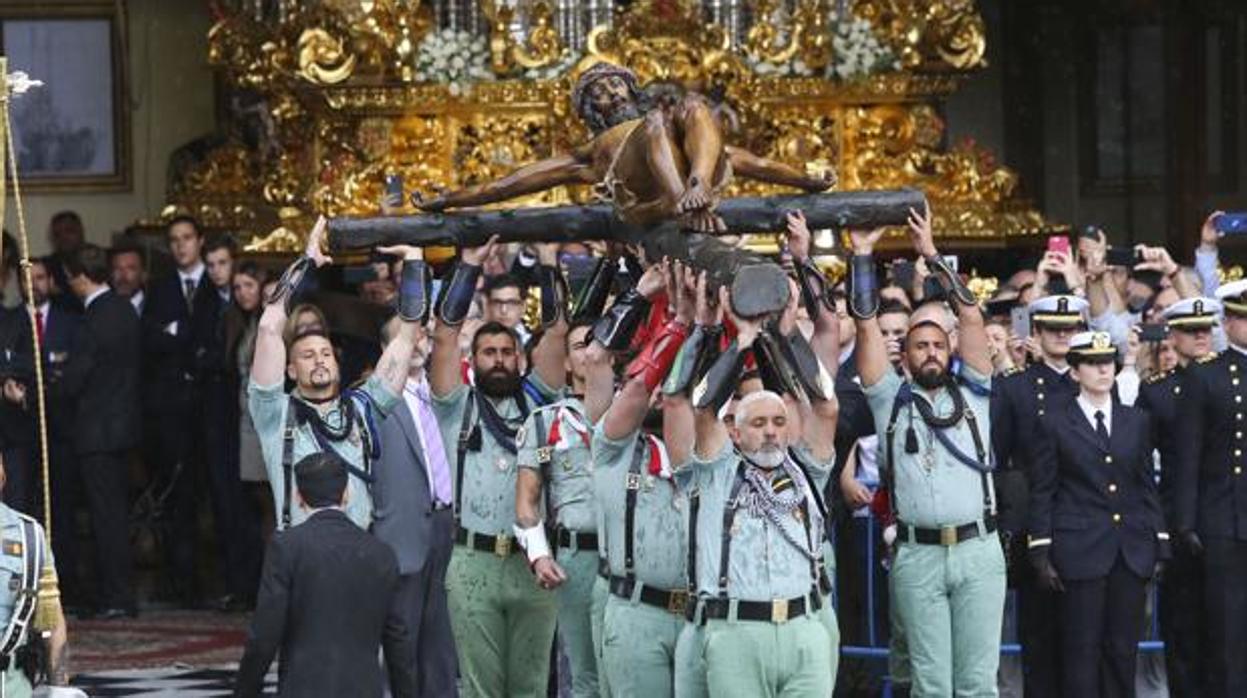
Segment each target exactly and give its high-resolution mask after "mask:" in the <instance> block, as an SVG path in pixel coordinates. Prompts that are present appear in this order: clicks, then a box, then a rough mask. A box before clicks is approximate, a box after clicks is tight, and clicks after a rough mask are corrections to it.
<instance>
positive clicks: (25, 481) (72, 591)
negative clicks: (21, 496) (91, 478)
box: [9, 257, 87, 606]
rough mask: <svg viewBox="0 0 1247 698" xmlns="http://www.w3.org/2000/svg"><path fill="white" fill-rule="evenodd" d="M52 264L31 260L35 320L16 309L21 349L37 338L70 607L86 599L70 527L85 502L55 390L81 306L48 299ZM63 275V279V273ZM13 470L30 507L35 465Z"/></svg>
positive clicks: (55, 542)
mask: <svg viewBox="0 0 1247 698" xmlns="http://www.w3.org/2000/svg"><path fill="white" fill-rule="evenodd" d="M56 259H57V258H56V257H45V258H40V259H34V260H31V264H30V286H31V298H30V300H31V306H33V311H31V312H32V313H33V315H34V317H33V318H32V317H30V316H29V315H28V311H27V310H26V309H25V307H24V306H23V307H22V308H20V309H17V312H18V313H20V314H21V320H22V322H19V327H18V330H19V331H20V332H21V333H22V339H21V342H22V344H23V345H25V346H30V342H31V325H32V324H33V325H34V327H35V328H36V331H37V333H38V335H39V345H40V356H41V360H42V362H43V380H44V384H45V385H46V386H47V395H46V399H47V406H46V410H45V414H46V416H47V423H48V455H49V458H50V460H51V479H52V507H53V508H52V521H53V526H52V527H53V528H55V529H58V530H60V531H62V532H63V533H62V535H58V536H55V537H54V538H53V539H52V552H53V554H54V555H55V556H56V562H57V567H58V569H59V570H60V575H61V591H62V593H63V594H64V596H65V599H66V603H67V605H70V606H79V605H81V604H82V602H85V601H86V600H87V599H86V598H84V597H85V596H86V594H83V593H80V592H83V591H85V589H84V588H80V586H81V585H80V584H79V579H78V576H79V575H78V568H79V565H78V552H77V548H78V545H77V536H76V535H75V532H76V530H77V529H76V527H75V526H74V521H75V518H74V512H76V511H77V510H78V507H79V506H80V505H81V503H82V501H83V500H82V478H81V473H80V472H79V469H78V461H77V458H76V457H75V455H74V449H73V445H72V444H73V405H72V403H70V402H68V401H67V399H66V398H65V397H64V395H63V393H62V391H60V390H59V385H60V380H61V376H62V374H63V373H64V370H65V366H66V364H67V362H68V361H69V358H70V357H71V356H72V355H73V348H74V345H75V344H76V343H77V339H78V332H79V331H80V330H81V327H82V315H81V314H79V312H78V311H77V310H75V308H81V307H82V303H81V301H79V300H78V299H77V298H76V297H74V296H73V294H72V292H71V291H70V290H69V288H68V286H66V288H65V294H66V295H62V296H56V297H53V296H52V290H53V284H54V282H53V276H54V272H55V270H56V269H58V268H60V267H61V264H60V263H59V262H57V261H55V260H56ZM61 274H62V275H64V270H63V269H62V270H61ZM65 283H66V284H68V283H69V282H68V281H66V282H65ZM25 292H26V291H25V287H24V286H22V293H23V295H24V294H25ZM32 320H33V322H31V321H32ZM32 371H33V365H32ZM32 386H33V382H32ZM30 396H31V397H30V399H29V401H28V403H27V404H28V406H29V408H30V414H31V415H32V416H33V415H36V414H38V412H37V411H36V410H37V407H38V405H37V404H36V400H37V398H36V397H35V395H34V391H33V390H32V391H31V392H30ZM31 424H32V427H31V428H32V429H34V428H35V425H34V422H33V421H32V422H31ZM35 438H36V435H35V434H34V433H33V432H32V434H31V440H32V443H35V444H36V448H35V451H34V457H35V459H34V462H35V463H38V462H40V461H39V456H40V453H39V450H38V445H37V444H38V442H37V441H35ZM11 470H12V472H10V474H9V479H10V487H11V488H13V489H14V490H15V491H21V490H27V491H29V492H30V495H29V497H28V499H29V500H30V501H31V502H34V501H35V500H36V498H37V495H38V494H39V488H38V487H34V486H33V485H34V482H35V481H37V478H36V477H35V475H36V473H35V471H34V467H33V465H32V466H31V468H29V469H27V470H25V471H19V470H18V469H17V468H12V469H11ZM17 478H20V480H19V479H17ZM19 483H20V484H19ZM39 499H41V497H39Z"/></svg>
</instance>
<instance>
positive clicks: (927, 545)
mask: <svg viewBox="0 0 1247 698" xmlns="http://www.w3.org/2000/svg"><path fill="white" fill-rule="evenodd" d="M958 383H959V385H958V388H959V390H960V393H961V395H962V396H963V399H964V401H965V407H966V409H967V410H969V411H970V413H971V416H972V419H966V418H965V416H964V415H963V416H962V418H961V419H959V420H958V421H957V422H956V423H955V424H953V425H952V426H950V427H947V428H944V429H942V430H941V433H942V434H943V435H944V436H945V437H946V438H947V439H949V441H950V442H951V444H952V445H953V446H954V447H955V448H956V450H957V452H958V453H959V454H961V456H962V457H963V458H971V459H974V460H975V461H977V462H978V463H979V465H980V466H982V467H986V461H987V457H988V455H989V454H988V451H987V449H989V448H990V446H991V442H990V436H989V435H990V434H991V424H990V416H989V415H990V413H989V399H990V392H991V378H990V377H989V376H984V375H981V374H979V373H977V372H975V371H974V370H973V369H971V368H969V367H968V366H964V365H963V366H962V368H961V371H960V377H959V378H958ZM909 390H910V388H908V387H906V388H905V391H909ZM901 392H902V382H901V379H900V378H899V377H898V376H897V375H896V374H895V373H892V372H890V371H889V372H887V373H886V375H885V376H884V377H883V378H882V379H881V380H880V381H878V382H877V383H875V384H874V385H869V386H865V393H866V398H867V400H868V402H869V404H870V409H871V412H872V413H873V415H874V419H875V428H876V429H877V431H878V433H879V434H881V435H884V436H883V437H882V438H883V439H884V440H885V441H883V443H881V447H882V448H883V451H884V453H885V454H888V453H889V452H890V453H891V454H892V455H891V458H894V459H895V462H889V463H885V466H886V467H887V468H889V473H888V476H889V480H890V482H889V485H890V488H891V492H892V496H893V503H894V508H895V510H896V516H897V520H898V524H897V550H896V558H895V561H894V562H893V565H892V572H891V574H892V579H891V580H890V581H891V588H892V591H893V597H892V600H893V603H894V604H895V609H896V614H897V618H898V619H899V621H900V624H901V626H902V629H903V633H904V638H905V642H906V644H907V646H908V650H909V660H910V671H911V672H912V679H913V693H912V695H914V696H915V697H922V696H940V697H941V698H942V697H944V696H951V695H957V696H995V695H997V690H996V669H997V667H998V665H999V663H1000V631H1001V620H1002V617H1003V614H1004V600H1005V562H1004V553H1003V551H1002V550H1001V547H1000V540H999V538H998V537H997V536H996V535H994V531H995V521H994V518H995V517H994V511H993V509H994V506H995V504H994V501H993V495H992V491H991V483H990V477H989V476H988V475H987V474H986V473H984V472H982V471H981V470H980V469H978V468H976V467H971V466H970V465H969V464H967V463H966V462H964V460H962V459H959V458H958V457H957V455H955V454H954V453H953V452H951V451H950V450H949V449H948V448H947V447H946V446H945V445H944V444H943V442H942V441H941V440H940V438H939V437H938V436H937V434H936V432H935V431H934V430H932V429H931V428H929V427H928V426H927V424H926V422H925V421H924V419H923V417H922V416H921V414H920V409H919V408H918V407H916V406H915V404H914V401H917V400H927V395H926V393H924V392H920V391H918V390H917V389H913V390H912V392H911V393H910V394H911V395H912V400H911V401H908V402H906V401H905V400H902V401H901V404H902V405H903V406H902V407H900V409H899V410H897V408H896V407H894V404H895V403H896V402H897V401H898V393H901ZM928 404H929V405H930V407H931V408H932V409H931V411H932V413H933V415H934V416H935V417H936V418H944V417H948V416H949V415H952V414H953V412H954V405H955V402H954V398H953V396H952V394H951V393H950V391H949V389H948V388H940V389H939V391H938V392H937V393H936V394H935V400H934V404H930V403H929V402H928ZM923 407H925V406H923ZM894 411H896V414H895V417H896V419H895V427H894V430H893V433H892V434H891V435H890V437H889V435H888V434H889V424H890V423H891V422H892V421H893V416H894ZM974 428H977V430H978V439H977V442H976V439H975V437H974V435H973V434H972V431H971V430H972V429H974ZM910 430H912V436H911V432H910ZM888 438H891V439H892V442H893V443H892V445H891V448H890V449H889V446H888V443H887V441H886V439H888ZM909 447H916V451H917V452H916V453H910V452H909V450H911V449H910V448H909ZM885 460H886V458H885Z"/></svg>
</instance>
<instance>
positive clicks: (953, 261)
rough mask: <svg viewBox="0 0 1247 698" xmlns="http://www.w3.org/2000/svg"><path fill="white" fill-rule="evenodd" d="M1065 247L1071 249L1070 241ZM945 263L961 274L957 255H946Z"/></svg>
mask: <svg viewBox="0 0 1247 698" xmlns="http://www.w3.org/2000/svg"><path fill="white" fill-rule="evenodd" d="M1065 245H1066V249H1069V242H1068V241H1067V242H1066V243H1065ZM944 263H945V264H947V265H948V268H949V269H952V270H953V273H954V274H957V273H960V272H961V269H960V266H961V260H960V259H958V258H957V255H955V254H946V255H944Z"/></svg>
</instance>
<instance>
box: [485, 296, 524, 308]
mask: <svg viewBox="0 0 1247 698" xmlns="http://www.w3.org/2000/svg"><path fill="white" fill-rule="evenodd" d="M489 304H490V305H493V306H497V307H499V308H518V307H520V306H521V305H524V301H522V300H520V299H519V298H503V299H500V300H494V299H493V298H491V299H489Z"/></svg>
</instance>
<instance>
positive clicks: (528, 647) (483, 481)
mask: <svg viewBox="0 0 1247 698" xmlns="http://www.w3.org/2000/svg"><path fill="white" fill-rule="evenodd" d="M526 380H528V381H530V383H531V384H534V385H536V387H538V389H539V390H540V391H541V392H543V393H544V394H546V395H549V394H550V392H551V391H549V390H548V389H545V387H544V386H541V385H539V384H537V381H536V380H535V379H534V378H529V379H526ZM474 393H475V390H469V389H468V387H467V386H460V387H459V388H456V389H455V390H454V391H452V392H451V393H450V394H449V395H446V396H443V397H438V396H434V397H433V411H434V413H435V414H436V415H437V421H438V425H439V427H440V428H441V430H442V442H443V443H445V444H446V445H447V446H450V445H452V444H454V445H455V446H456V449H457V451H456V455H458V453H459V452H462V453H463V456H462V462H460V458H458V457H456V458H455V460H454V462H453V467H454V469H455V470H454V472H455V488H454V489H455V492H454V494H455V503H456V506H455V511H456V512H457V514H458V518H459V528H458V529H457V531H456V535H455V549H454V551H453V552H452V553H451V556H450V565H449V567H448V568H447V571H446V596H447V602H448V606H449V608H450V620H451V630H452V631H453V632H454V636H455V648H456V651H457V653H458V656H459V672H460V675H461V679H462V683H461V690H462V693H463V695H464V696H465V698H472V697H475V696H481V697H482V698H495V697H497V696H506V697H507V698H529V697H532V698H544V696H545V695H546V683H547V675H548V673H549V664H550V648H551V645H552V644H553V642H554V627H555V622H556V616H557V612H558V604H557V597H556V596H555V594H554V593H553V592H550V591H546V590H543V589H541V588H539V587H538V586H537V585H536V584H534V583H533V578H532V573H531V572H530V571H529V569H528V563H527V560H526V559H525V557H524V554H523V552H522V551H520V550H519V549H518V546H517V545H516V544H515V538H514V536H513V535H512V530H513V529H512V527H513V525H514V523H515V476H516V454H515V453H513V452H512V451H511V450H510V449H508V448H507V446H506V445H504V443H502V442H500V441H499V438H498V437H497V436H495V434H494V431H493V430H491V429H490V428H489V427H488V426H487V425H486V424H484V422H485V421H486V417H484V416H482V415H481V408H480V405H479V404H477V403H478V400H477V399H476V398H475V397H474ZM480 400H482V401H484V400H488V401H489V404H490V405H492V408H493V409H494V410H495V411H496V415H497V417H498V419H499V421H501V422H503V423H505V425H508V426H509V427H510V428H511V429H515V430H518V428H519V426H520V425H521V424H522V422H523V420H524V418H525V416H526V415H525V411H524V410H523V409H521V407H520V405H519V403H517V401H516V399H514V398H506V399H503V400H493V399H492V398H485V397H483V396H482V397H481V398H480ZM469 408H470V409H469ZM465 427H466V428H465ZM461 434H462V435H463V438H461ZM514 445H515V444H514V443H513V442H512V443H511V446H514Z"/></svg>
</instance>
